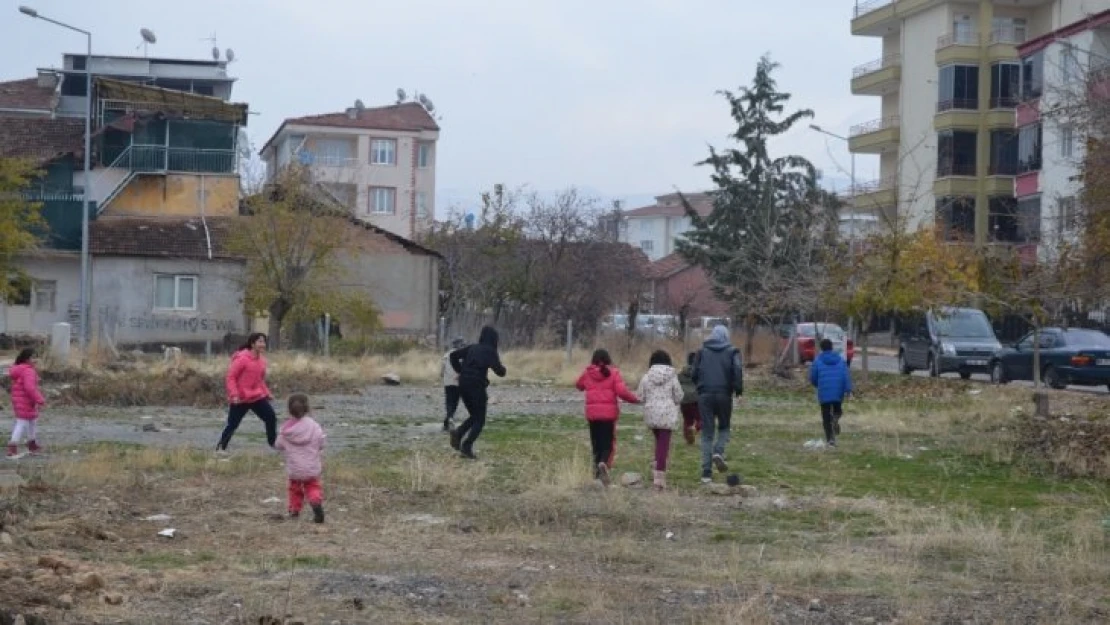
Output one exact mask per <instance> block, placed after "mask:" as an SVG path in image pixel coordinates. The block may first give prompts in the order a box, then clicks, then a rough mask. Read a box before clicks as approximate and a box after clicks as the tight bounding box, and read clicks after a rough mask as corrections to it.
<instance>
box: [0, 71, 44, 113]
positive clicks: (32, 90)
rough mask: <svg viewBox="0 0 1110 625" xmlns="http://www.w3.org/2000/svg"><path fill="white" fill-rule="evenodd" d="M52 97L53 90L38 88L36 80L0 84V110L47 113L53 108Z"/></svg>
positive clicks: (29, 79) (10, 81)
mask: <svg viewBox="0 0 1110 625" xmlns="http://www.w3.org/2000/svg"><path fill="white" fill-rule="evenodd" d="M53 97H54V89H53V88H50V87H40V86H39V79H38V78H22V79H20V80H9V81H6V82H0V109H5V108H11V109H35V110H44V111H49V110H51V109H52V108H53V104H54V103H53Z"/></svg>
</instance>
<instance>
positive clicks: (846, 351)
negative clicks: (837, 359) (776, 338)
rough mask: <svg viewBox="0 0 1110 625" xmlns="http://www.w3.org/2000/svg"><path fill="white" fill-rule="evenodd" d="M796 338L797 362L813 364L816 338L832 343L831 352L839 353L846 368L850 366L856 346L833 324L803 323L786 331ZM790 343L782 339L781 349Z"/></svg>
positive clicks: (846, 334) (788, 339) (842, 330)
mask: <svg viewBox="0 0 1110 625" xmlns="http://www.w3.org/2000/svg"><path fill="white" fill-rule="evenodd" d="M787 331H788V332H791V331H792V333H793V334H794V335H797V337H798V360H800V361H801V362H803V363H806V362H813V360H814V359H815V358H816V357H817V351H818V349H817V342H818V339H817V336H818V335H820V337H821V338H822V339H829V340H830V341H832V344H833V350H835V351H837V352H840V354H841V355H842V356H844V360H846V361H847V362H848V366H849V367H851V366H852V358H853V357H854V356H855V355H856V346H855V345H854V344H853V343H852V339H850V338H848V333H847V332H845V331H844V329H843V328H841V327H840V326H838V325H836V324H835V323H824V322H817V323H813V322H804V323H799V324H797V325H795V326H793V327H791V328H788V329H787ZM789 342H790V337H789V336H787V337H785V338H783V348H785V347H786V345H787V344H788V343H789Z"/></svg>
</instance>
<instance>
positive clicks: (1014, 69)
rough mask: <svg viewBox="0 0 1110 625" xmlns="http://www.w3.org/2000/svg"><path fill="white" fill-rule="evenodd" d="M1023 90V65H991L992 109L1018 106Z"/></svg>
mask: <svg viewBox="0 0 1110 625" xmlns="http://www.w3.org/2000/svg"><path fill="white" fill-rule="evenodd" d="M1020 90H1021V65H1018V64H1017V63H995V64H994V65H991V108H992V109H1006V108H1014V107H1015V106H1017V103H1018V100H1019V99H1020V98H1019V96H1020Z"/></svg>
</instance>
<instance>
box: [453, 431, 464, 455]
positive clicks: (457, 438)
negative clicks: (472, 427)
mask: <svg viewBox="0 0 1110 625" xmlns="http://www.w3.org/2000/svg"><path fill="white" fill-rule="evenodd" d="M461 445H462V434H460V433H459V429H458V428H451V449H454V450H455V451H459V448H460V446H461Z"/></svg>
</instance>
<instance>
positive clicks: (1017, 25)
mask: <svg viewBox="0 0 1110 625" xmlns="http://www.w3.org/2000/svg"><path fill="white" fill-rule="evenodd" d="M1028 34H1029V31H1028V29H1027V27H1026V22H1025V18H1024V17H996V18H994V19H992V20H991V41H994V42H998V43H1012V44H1018V43H1025V39H1026V38H1027V37H1028Z"/></svg>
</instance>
